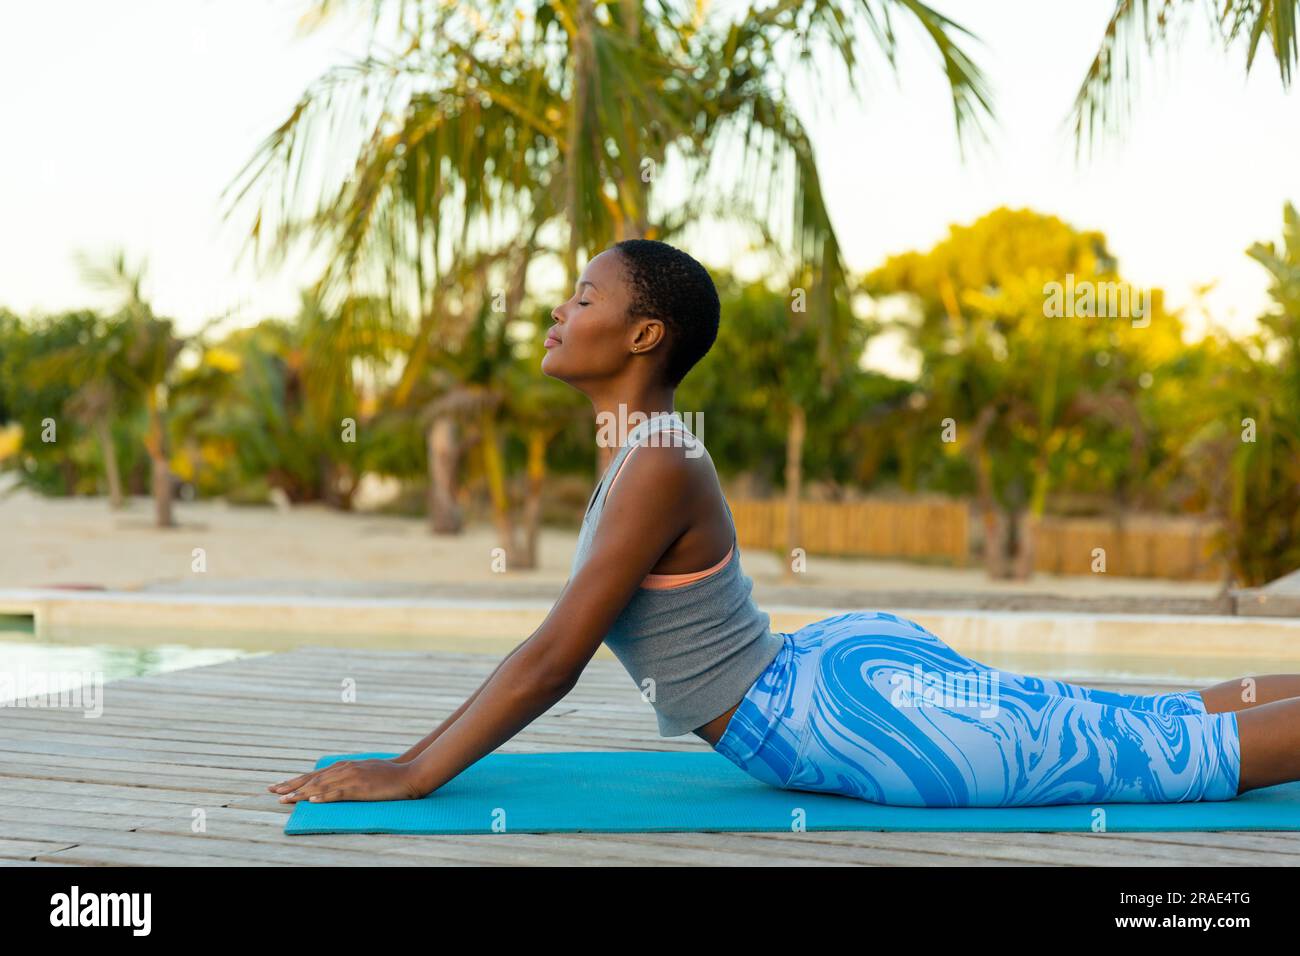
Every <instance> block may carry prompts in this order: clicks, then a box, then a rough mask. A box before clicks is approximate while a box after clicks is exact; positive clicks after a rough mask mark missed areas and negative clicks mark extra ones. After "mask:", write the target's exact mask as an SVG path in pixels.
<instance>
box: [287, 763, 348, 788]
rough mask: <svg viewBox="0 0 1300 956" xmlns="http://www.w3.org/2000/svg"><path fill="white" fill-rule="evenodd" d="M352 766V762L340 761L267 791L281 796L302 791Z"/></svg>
mask: <svg viewBox="0 0 1300 956" xmlns="http://www.w3.org/2000/svg"><path fill="white" fill-rule="evenodd" d="M351 766H352V761H350V760H340V761H338V762H337V763H332V764H330V765H329V766H328V767H322V768H321V769H320V770H312V771H310V772H308V773H304V774H302V775H301V776H298V777H294V778H293V779H292V780H286V781H284V782H283V783H277V784H274V785H273V786H270V787H267V789H268V790H270V791H271V792H272V793H279V794H284V793H290V792H292V791H298V790H302V789H303V788H304V787H308V786H311V785H312V784H315V783H317V782H319V781H320V780H321V779H322V778H324V777H334V776H337V775H338V773H340V772H342V771H344V770H346V769H347V768H349V767H351Z"/></svg>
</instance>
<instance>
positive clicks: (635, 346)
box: [632, 345, 641, 352]
mask: <svg viewBox="0 0 1300 956" xmlns="http://www.w3.org/2000/svg"><path fill="white" fill-rule="evenodd" d="M640 347H641V346H639V345H634V346H632V351H633V352H635V351H636V350H637V349H639V348H640Z"/></svg>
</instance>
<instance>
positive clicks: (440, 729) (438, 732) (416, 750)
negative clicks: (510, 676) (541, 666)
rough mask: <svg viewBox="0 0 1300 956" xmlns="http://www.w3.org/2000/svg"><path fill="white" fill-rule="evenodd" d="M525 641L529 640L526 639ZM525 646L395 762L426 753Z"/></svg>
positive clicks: (410, 759) (508, 658)
mask: <svg viewBox="0 0 1300 956" xmlns="http://www.w3.org/2000/svg"><path fill="white" fill-rule="evenodd" d="M525 643H527V642H526V641H525ZM523 646H524V645H523V644H520V645H519V646H518V647H516V648H515V649H514V650H513V651H511V652H510V653H509V654H507V655H506V656H505V657H503V658H502V659H501V663H499V664H497V666H496V667H495V668H493V670H492V673H491V674H488V676H487V677H486V678H484V680H483V683H481V684H479V685H478V689H477V690H476V691H474V693H472V694H470V695H469V697H467V698H466V699H465V702H464V703H463V704H461V705H460V706H459V707H457V708H456V709H455V710H454V711H452V712H451V716H449V717H448V718H447V719H446V720H444V721H443V722H442V723H440V724H439V725H438V726H437V727H435V728H434V729H433V730H432V731H430V733H429V735H428V736H427V737H425V738H424V739H423V740H421V741H420V742H419V743H416V744H412V745H411V746H410V747H408V748H407V749H406V751H405V752H404V753H402V754H401V755H400V756H397V757H394V758H393V763H410V762H411V761H412V760H414V759H415V758H416V757H418V756H420V754H422V753H424V750H425V748H426V747H428V746H429V744H431V743H433V742H434V741H435V740H437V739H438V738H439V737H441V736H442V735H443V734H444V733H445V732H446V730H447V728H448V727H450V726H451V725H452V724H454V723H455V722H456V721H457V720H458V719H460V716H461V714H463V713H465V711H467V710H469V705H470V704H472V703H474V701H475V700H477V699H478V695H479V694H481V693H483V688H484V687H486V686H487V685H488V681H490V680H492V678H494V677H496V676H497V672H498V671H500V670H501V668H502V667H504V666H505V663H506V661H508V660H510V658H512V657H514V656H515V652H516V651H518V650H519V648H520V647H523Z"/></svg>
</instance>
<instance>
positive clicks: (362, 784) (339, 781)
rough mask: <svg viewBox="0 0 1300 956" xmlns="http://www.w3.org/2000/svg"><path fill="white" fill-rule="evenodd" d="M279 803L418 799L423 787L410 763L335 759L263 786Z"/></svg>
mask: <svg viewBox="0 0 1300 956" xmlns="http://www.w3.org/2000/svg"><path fill="white" fill-rule="evenodd" d="M267 789H268V790H270V791H271V792H272V793H278V794H280V802H281V803H297V802H298V801H299V800H306V801H308V802H309V803H332V802H334V801H336V800H418V799H420V798H421V797H423V796H425V795H426V794H427V792H428V791H426V790H424V788H423V787H422V786H421V784H420V782H419V780H418V779H417V777H416V773H415V768H414V767H413V766H412V765H411V764H410V763H396V762H394V761H392V760H339V761H337V762H335V763H332V764H330V765H329V766H328V767H323V768H321V769H320V770H313V771H311V772H310V773H305V774H303V775H302V776H300V777H294V778H293V779H291V780H286V781H284V782H283V783H277V784H273V785H272V786H270V787H267Z"/></svg>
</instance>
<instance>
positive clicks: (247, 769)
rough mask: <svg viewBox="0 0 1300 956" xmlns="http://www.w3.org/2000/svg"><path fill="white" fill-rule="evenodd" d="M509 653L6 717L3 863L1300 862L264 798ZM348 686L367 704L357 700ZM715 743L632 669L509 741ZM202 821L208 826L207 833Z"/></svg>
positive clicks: (1274, 847) (1252, 837)
mask: <svg viewBox="0 0 1300 956" xmlns="http://www.w3.org/2000/svg"><path fill="white" fill-rule="evenodd" d="M496 660H497V659H496V658H495V657H489V656H485V655H475V654H451V653H443V652H420V653H417V652H395V651H367V650H339V649H326V648H303V649H300V650H295V651H291V652H287V653H282V654H274V655H268V656H264V657H257V658H248V659H243V660H239V661H233V662H229V663H224V664H215V665H212V666H208V667H200V668H193V669H190V670H184V671H177V672H173V673H170V674H162V675H156V676H152V677H143V678H133V679H129V680H122V681H116V682H113V683H110V684H108V685H106V686H105V688H104V705H105V706H104V712H103V715H102V716H100V717H99V718H96V719H86V718H85V717H83V716H82V714H81V712H80V711H76V710H70V709H35V708H30V709H29V708H14V707H6V708H0V865H69V864H80V865H102V864H108V865H152V864H168V865H205V866H221V865H273V864H307V865H331V866H339V865H343V866H347V865H373V864H376V863H382V864H391V865H400V866H412V865H427V864H453V865H459V864H473V865H484V864H522V865H536V864H577V865H601V864H621V865H629V864H630V865H659V864H674V865H681V864H708V865H736V864H739V865H773V864H777V865H781V864H787V865H789V864H793V865H817V864H821V865H864V864H865V865H886V866H892V865H921V866H934V865H957V866H961V865H1026V864H1028V865H1082V866H1114V865H1129V864H1135V865H1145V864H1158V865H1180V866H1196V865H1216V866H1222V865H1242V866H1260V865H1295V864H1298V863H1300V832H1284V833H1271V832H1270V833H1259V832H1251V833H1166V834H1085V833H1020V834H1017V833H1011V834H999V833H876V832H862V831H855V832H836V833H830V832H812V833H802V834H793V833H761V834H752V833H675V834H578V835H572V834H563V835H545V834H499V835H484V836H381V835H355V836H353V835H342V836H328V835H326V836H296V837H286V836H285V835H284V834H283V833H282V832H281V831H282V828H283V826H284V822H285V817H286V814H288V813H289V810H290V808H289V807H288V806H287V805H282V804H280V803H279V802H278V801H277V799H276V798H275V797H274V796H272V795H270V794H268V793H266V791H265V788H266V786H267V784H269V783H272V782H274V781H276V780H280V779H284V778H285V777H288V776H290V775H292V774H294V773H299V772H302V771H303V770H306V769H309V768H310V767H311V766H312V765H313V763H314V761H315V759H316V758H317V757H318V756H319V755H320V754H322V753H340V752H352V751H367V750H370V751H394V752H395V751H399V750H402V749H404V748H405V747H406V746H408V745H409V744H410V743H411V742H412V741H414V740H417V739H419V738H420V737H421V736H423V735H424V734H426V733H427V732H428V731H429V730H430V729H431V728H432V727H433V726H435V724H436V722H437V721H438V720H440V719H441V718H442V717H444V716H445V715H446V714H448V713H450V712H451V711H452V710H453V709H454V708H455V707H457V706H459V704H460V703H461V702H462V701H463V700H464V698H465V697H466V696H467V695H468V694H469V693H470V692H471V691H472V690H473V689H474V688H475V687H476V686H477V685H478V683H479V682H480V681H481V680H482V679H483V678H484V677H485V676H486V675H487V674H488V673H489V672H490V671H491V669H492V668H493V667H494V666H495V664H496ZM349 679H351V680H354V681H355V682H356V691H357V699H356V702H355V703H347V704H345V703H342V702H341V688H342V686H343V682H344V681H345V680H349ZM1098 686H1117V685H1098ZM1145 686H1146V685H1144V687H1145ZM1125 687H1126V689H1129V690H1134V691H1137V690H1138V688H1136V687H1134V686H1133V685H1125ZM1141 692H1147V691H1146V690H1142V691H1141ZM692 739H693V738H692ZM704 746H705V745H704V744H703V743H701V742H694V743H692V742H691V741H689V740H682V741H680V742H679V741H665V740H662V739H661V738H659V737H658V736H657V734H656V732H655V725H654V720H653V717H652V715H651V714H650V713H649V711H648V709H647V708H646V707H645V705H644V704H642V703H641V701H640V699H639V698H638V697H637V695H636V691H635V688H634V687H633V685H632V684H631V682H630V681H629V680H628V679H627V677H626V675H625V674H624V673H623V671H622V669H621V668H620V667H619V665H618V664H617V663H612V662H606V661H595V662H593V663H592V665H591V666H590V667H589V668H588V671H587V673H586V674H585V675H584V676H583V679H582V680H581V682H580V683H579V684H578V686H577V688H575V690H574V691H573V692H572V693H571V694H570V695H569V696H568V697H566V698H565V700H564V701H563V702H562V703H560V704H559V705H558V706H556V707H555V708H554V709H553V710H552V711H551V712H550V713H548V714H547V715H546V716H545V717H544V718H542V719H541V720H538V721H537V722H535V723H534V724H533V725H532V726H531V727H529V728H528V729H527V730H526V731H525V732H524V733H522V734H521V735H520V736H519V737H517V738H516V739H515V740H513V741H512V742H511V743H510V745H509V746H508V747H507V748H506V749H508V750H514V751H538V750H581V749H598V750H622V749H686V748H696V749H700V748H703V747H704ZM198 810H202V811H203V817H204V818H205V819H204V823H205V826H206V830H205V832H194V826H193V822H192V821H193V819H194V817H195V814H196V811H198Z"/></svg>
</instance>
